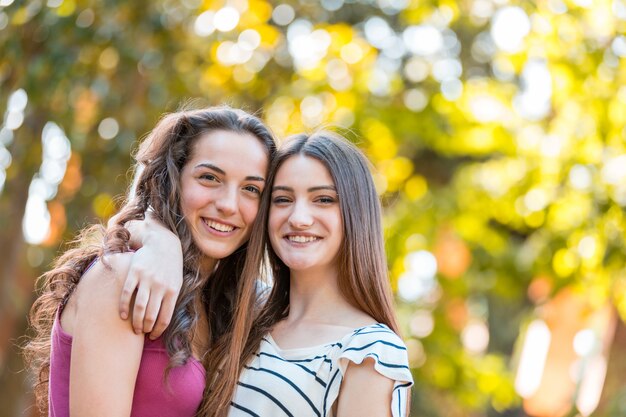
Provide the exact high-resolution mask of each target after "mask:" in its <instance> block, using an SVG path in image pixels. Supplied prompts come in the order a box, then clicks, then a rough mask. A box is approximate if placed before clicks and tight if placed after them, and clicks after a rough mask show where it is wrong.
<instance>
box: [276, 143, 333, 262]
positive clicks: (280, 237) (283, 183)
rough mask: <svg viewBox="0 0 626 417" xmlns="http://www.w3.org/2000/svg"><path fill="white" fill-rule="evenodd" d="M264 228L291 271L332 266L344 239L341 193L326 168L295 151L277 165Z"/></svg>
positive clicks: (279, 255) (277, 252)
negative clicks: (296, 153) (339, 193)
mask: <svg viewBox="0 0 626 417" xmlns="http://www.w3.org/2000/svg"><path fill="white" fill-rule="evenodd" d="M268 233H269V238H270V242H271V244H272V248H273V249H274V251H275V252H276V255H278V257H279V258H280V259H281V260H282V261H283V262H284V263H285V264H286V265H287V266H288V267H289V268H290V270H291V271H305V270H312V269H320V270H323V269H326V268H331V269H335V268H336V267H337V255H338V253H339V249H340V247H341V242H342V240H343V222H342V219H341V210H340V207H339V196H338V194H337V189H336V187H335V183H334V182H333V179H332V177H331V176H330V173H329V172H328V169H326V167H325V166H324V165H323V164H322V163H321V162H320V161H318V160H317V159H314V158H311V157H308V156H304V155H295V156H293V157H290V158H289V159H287V160H286V161H285V162H284V163H283V164H282V165H281V166H280V168H279V169H278V172H277V173H276V177H275V179H274V184H273V186H272V196H271V207H270V213H269V221H268Z"/></svg>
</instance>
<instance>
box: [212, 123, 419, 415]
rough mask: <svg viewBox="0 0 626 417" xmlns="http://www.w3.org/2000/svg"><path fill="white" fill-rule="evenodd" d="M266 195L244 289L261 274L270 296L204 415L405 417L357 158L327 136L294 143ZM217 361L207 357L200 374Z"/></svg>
mask: <svg viewBox="0 0 626 417" xmlns="http://www.w3.org/2000/svg"><path fill="white" fill-rule="evenodd" d="M266 190H269V191H266V192H265V193H264V196H263V199H262V202H261V207H260V209H259V214H258V217H257V222H256V223H255V226H254V228H253V231H252V236H251V240H250V246H249V252H248V257H247V259H246V265H245V267H244V276H243V278H244V279H245V278H250V276H255V275H258V271H259V270H270V271H271V273H272V276H273V281H274V282H273V286H272V288H271V292H270V293H269V295H268V296H267V300H266V302H265V304H264V306H263V308H262V310H261V312H260V314H259V316H258V318H257V319H256V320H255V322H254V324H253V325H252V327H251V329H250V336H249V338H248V340H247V341H246V344H245V348H244V355H243V357H242V358H241V359H240V360H241V362H240V366H242V372H241V375H240V377H239V381H238V383H237V385H236V386H233V387H227V386H225V385H226V384H225V383H221V384H220V382H219V381H217V378H216V382H217V384H216V385H215V386H214V387H213V388H212V391H211V392H209V395H208V397H207V398H206V399H205V405H206V408H205V410H210V412H212V413H214V414H212V415H225V414H228V415H229V416H232V417H239V416H262V417H265V416H268V417H269V416H298V417H305V416H318V417H322V416H328V417H330V416H339V417H349V416H355V417H356V416H358V417H364V416H377V417H379V416H394V417H400V416H406V415H408V409H409V406H408V398H409V387H410V386H411V385H412V376H411V373H410V371H409V367H408V359H407V352H406V347H405V345H404V343H403V342H402V340H401V339H400V337H399V336H398V335H397V330H398V326H397V323H396V319H395V316H394V313H393V307H392V299H391V291H390V288H389V280H388V277H387V265H386V260H385V259H386V258H385V252H384V244H383V235H382V227H381V214H380V203H379V200H378V196H377V193H376V190H375V188H374V183H373V180H372V177H371V174H370V172H369V170H368V164H367V160H366V158H365V157H364V155H363V154H362V153H361V152H360V151H359V150H358V149H357V148H356V147H355V146H354V145H352V144H351V143H350V142H348V141H347V140H345V139H343V138H342V137H339V136H338V135H335V134H333V133H330V132H318V133H316V134H313V135H310V136H309V135H297V136H294V137H292V138H290V139H289V140H288V141H287V142H286V143H285V144H284V145H283V146H282V147H281V148H280V149H279V150H278V152H277V154H276V157H275V158H274V161H273V163H272V166H271V168H270V174H269V178H268V188H266ZM267 255H269V256H267ZM266 262H268V263H269V265H266V264H265V263H266ZM236 320H237V316H235V322H236ZM237 359H238V358H232V357H231V358H228V359H227V361H231V360H237ZM222 360H223V358H220V357H217V356H216V355H213V354H212V353H211V352H209V360H208V364H209V372H211V370H212V369H213V370H215V369H216V368H217V367H218V366H219V365H218V364H219V363H220V362H221V361H222ZM244 364H245V365H244ZM213 372H215V371H213ZM233 391H234V395H233V394H232V392H233ZM226 409H228V410H227V412H226Z"/></svg>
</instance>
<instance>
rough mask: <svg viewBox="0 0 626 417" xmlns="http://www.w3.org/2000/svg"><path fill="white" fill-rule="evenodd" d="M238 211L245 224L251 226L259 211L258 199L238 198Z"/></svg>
mask: <svg viewBox="0 0 626 417" xmlns="http://www.w3.org/2000/svg"><path fill="white" fill-rule="evenodd" d="M240 201H241V202H240V204H239V211H240V212H241V217H242V219H243V221H244V223H245V224H246V226H252V223H254V219H256V215H257V214H258V212H259V203H260V201H259V200H247V201H246V200H243V201H242V200H240Z"/></svg>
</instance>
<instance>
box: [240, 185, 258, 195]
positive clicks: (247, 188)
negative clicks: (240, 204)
mask: <svg viewBox="0 0 626 417" xmlns="http://www.w3.org/2000/svg"><path fill="white" fill-rule="evenodd" d="M243 189H244V190H245V191H248V192H250V193H253V194H257V195H261V189H260V188H259V187H257V186H256V185H246V186H245V187H243Z"/></svg>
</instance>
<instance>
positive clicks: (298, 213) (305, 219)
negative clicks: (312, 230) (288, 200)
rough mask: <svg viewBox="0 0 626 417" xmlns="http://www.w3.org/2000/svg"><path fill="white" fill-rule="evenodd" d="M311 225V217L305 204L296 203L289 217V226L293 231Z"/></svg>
mask: <svg viewBox="0 0 626 417" xmlns="http://www.w3.org/2000/svg"><path fill="white" fill-rule="evenodd" d="M312 224H313V216H312V215H311V210H310V207H309V206H308V204H307V203H306V202H296V203H295V204H294V206H293V210H292V211H291V213H290V215H289V226H291V227H293V228H294V229H306V228H307V227H310V226H311V225H312Z"/></svg>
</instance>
